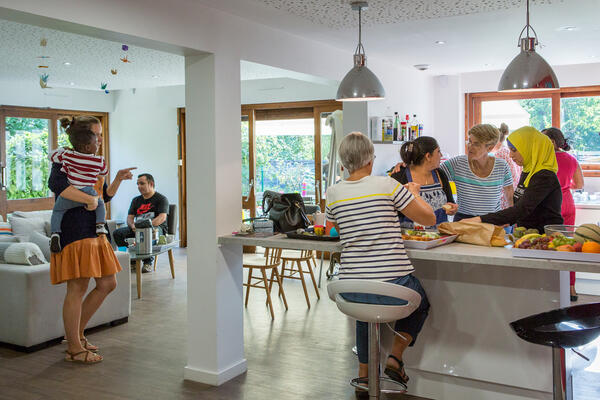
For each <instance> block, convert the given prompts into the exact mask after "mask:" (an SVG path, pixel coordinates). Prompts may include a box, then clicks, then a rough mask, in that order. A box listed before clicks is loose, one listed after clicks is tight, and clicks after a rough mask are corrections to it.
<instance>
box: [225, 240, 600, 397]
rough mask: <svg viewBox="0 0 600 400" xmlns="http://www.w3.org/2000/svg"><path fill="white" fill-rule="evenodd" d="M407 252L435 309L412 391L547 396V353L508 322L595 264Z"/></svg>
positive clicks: (417, 355)
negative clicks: (520, 337)
mask: <svg viewBox="0 0 600 400" xmlns="http://www.w3.org/2000/svg"><path fill="white" fill-rule="evenodd" d="M218 242H219V244H220V245H223V246H241V245H257V246H264V247H282V248H288V249H315V250H322V251H340V250H341V246H340V244H339V243H337V242H316V241H312V240H297V239H296V240H295V239H288V238H285V237H284V236H283V235H275V236H272V237H266V238H251V237H246V238H244V237H236V236H223V237H220V238H219V239H218ZM407 253H408V255H409V257H410V258H411V260H412V262H413V264H414V266H415V269H416V272H415V275H416V276H417V277H418V278H419V279H420V280H421V282H422V284H423V286H424V287H425V290H426V291H427V295H428V297H429V301H430V303H431V305H432V308H431V311H430V315H429V318H428V320H427V322H426V323H425V326H424V328H423V331H422V332H421V335H420V336H419V339H418V341H417V342H416V344H415V346H414V347H413V348H412V349H410V351H407V352H406V356H405V361H406V364H407V367H408V374H409V375H410V377H411V380H410V382H409V393H411V394H415V395H419V396H423V397H427V398H432V399H477V400H479V399H513V400H514V399H550V398H552V395H551V393H552V351H551V349H550V348H549V347H543V346H538V345H534V344H531V343H527V342H525V341H523V340H521V339H519V338H518V337H517V336H516V334H514V332H513V331H512V330H511V328H510V326H509V322H511V321H514V320H516V319H519V318H522V317H525V316H528V315H531V314H536V313H539V312H543V311H548V310H551V309H555V308H559V307H561V305H562V306H567V305H569V303H568V301H569V300H568V297H569V290H568V273H567V272H566V271H578V272H600V265H598V264H597V263H589V262H571V261H553V260H542V259H526V258H515V257H512V255H511V252H510V249H509V248H502V247H501V248H488V247H480V246H473V245H467V244H461V243H452V244H449V245H446V246H441V247H438V248H434V249H430V250H416V249H408V250H407ZM561 271H564V272H561ZM561 289H562V290H561ZM561 293H562V295H561ZM240 306H241V304H240ZM308 318H310V316H308ZM384 331H385V329H384ZM568 366H569V363H568V362H567V368H568Z"/></svg>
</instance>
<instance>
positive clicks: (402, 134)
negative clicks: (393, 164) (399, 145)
mask: <svg viewBox="0 0 600 400" xmlns="http://www.w3.org/2000/svg"><path fill="white" fill-rule="evenodd" d="M407 126H408V125H406V121H402V122H401V123H400V140H401V141H403V142H405V141H407V140H408V131H407V129H406V128H407Z"/></svg>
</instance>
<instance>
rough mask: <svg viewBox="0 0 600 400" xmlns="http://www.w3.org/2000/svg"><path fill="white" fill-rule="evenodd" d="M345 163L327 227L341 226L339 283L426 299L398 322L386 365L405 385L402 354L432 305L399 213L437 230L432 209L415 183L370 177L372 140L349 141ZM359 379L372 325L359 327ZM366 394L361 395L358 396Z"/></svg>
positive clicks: (361, 298)
mask: <svg viewBox="0 0 600 400" xmlns="http://www.w3.org/2000/svg"><path fill="white" fill-rule="evenodd" d="M339 156H340V160H341V163H342V165H343V167H344V168H345V169H347V170H348V172H349V174H350V176H349V178H348V179H346V180H344V181H342V182H340V183H338V184H336V185H333V186H331V187H330V188H328V189H327V206H326V216H327V224H328V228H330V227H331V226H332V225H333V226H335V227H336V229H337V230H338V232H339V234H340V240H341V243H342V245H343V250H342V255H341V268H340V273H339V278H340V279H374V280H379V281H384V282H390V283H394V284H398V285H402V286H406V287H408V288H410V289H413V290H415V291H417V292H418V293H419V294H420V295H421V297H422V300H421V304H420V306H419V308H418V309H417V310H416V311H415V312H413V313H412V314H411V315H410V316H409V317H407V318H405V319H403V320H400V321H397V322H396V325H395V330H396V331H397V332H398V333H399V335H396V336H395V339H394V345H393V348H392V352H391V354H390V357H389V358H388V360H387V367H386V369H385V373H386V374H387V375H388V376H389V377H390V378H392V379H395V380H397V381H399V382H402V383H404V384H405V383H406V382H407V381H408V376H406V373H405V372H404V363H403V362H402V354H403V353H404V350H405V349H406V347H408V346H409V345H412V344H414V341H415V339H416V337H417V335H418V333H419V331H420V330H421V328H422V327H423V324H424V322H425V319H426V318H427V313H428V311H429V302H428V300H427V295H426V294H425V291H424V290H423V288H422V286H421V284H420V283H419V281H418V280H417V278H415V277H414V276H413V275H412V272H413V271H414V268H413V266H412V264H411V262H410V260H409V259H408V256H407V255H406V251H405V250H404V243H403V241H402V235H401V231H400V221H399V219H398V214H397V213H398V212H400V211H401V212H402V213H403V214H404V215H406V216H407V217H408V218H410V219H411V220H413V221H415V222H418V223H420V224H422V225H426V226H429V225H434V224H435V220H436V218H435V214H434V213H433V210H432V209H431V206H429V204H427V203H426V202H425V201H424V200H423V199H422V198H421V197H420V196H419V186H420V185H418V184H416V183H414V182H410V183H408V184H407V185H406V186H407V187H404V186H403V185H402V184H400V183H398V182H397V181H395V180H394V179H392V178H390V177H387V176H385V177H384V176H371V171H372V169H373V160H374V158H375V156H374V148H373V144H372V143H371V141H370V140H369V139H368V138H367V137H366V136H364V135H363V134H361V133H359V132H353V133H351V134H349V135H348V136H346V137H345V138H344V140H342V142H341V143H340V147H339ZM343 297H344V298H345V299H346V300H348V301H353V302H361V303H369V304H388V305H392V304H393V305H401V304H406V302H404V301H402V300H400V299H396V298H392V297H385V296H383V297H382V296H375V295H368V294H357V293H346V294H343ZM356 345H357V348H358V359H359V370H358V372H359V377H361V378H364V379H366V377H367V375H368V358H369V357H368V325H367V323H365V322H361V321H357V323H356ZM366 393H367V392H366V391H364V390H361V389H358V388H357V390H356V394H357V395H358V396H364V395H365V394H366Z"/></svg>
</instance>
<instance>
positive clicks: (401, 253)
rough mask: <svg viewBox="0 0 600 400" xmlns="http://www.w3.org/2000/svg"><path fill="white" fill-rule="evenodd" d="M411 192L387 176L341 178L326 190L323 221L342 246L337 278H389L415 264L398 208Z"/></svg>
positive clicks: (393, 277) (403, 273)
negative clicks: (335, 232) (331, 224)
mask: <svg viewBox="0 0 600 400" xmlns="http://www.w3.org/2000/svg"><path fill="white" fill-rule="evenodd" d="M413 199H414V197H413V195H412V194H411V193H410V192H409V191H408V190H407V189H405V188H404V186H402V184H401V183H398V182H397V181H396V180H394V179H392V178H390V177H387V176H367V177H364V178H362V179H360V180H358V181H342V182H340V183H338V184H336V185H333V186H331V187H330V188H328V189H327V207H326V210H325V213H326V216H327V220H328V221H331V222H334V223H337V225H338V227H339V234H340V240H341V243H342V246H343V250H342V256H341V267H340V274H339V277H340V279H375V280H379V281H389V280H391V279H395V278H398V277H400V276H404V275H408V274H410V273H411V272H412V271H413V270H414V268H413V266H412V264H411V263H410V260H409V259H408V256H407V255H406V251H405V250H404V242H403V241H402V235H401V231H400V220H399V219H398V211H401V210H402V209H404V207H406V206H407V205H408V204H409V203H410V202H411V201H412V200H413Z"/></svg>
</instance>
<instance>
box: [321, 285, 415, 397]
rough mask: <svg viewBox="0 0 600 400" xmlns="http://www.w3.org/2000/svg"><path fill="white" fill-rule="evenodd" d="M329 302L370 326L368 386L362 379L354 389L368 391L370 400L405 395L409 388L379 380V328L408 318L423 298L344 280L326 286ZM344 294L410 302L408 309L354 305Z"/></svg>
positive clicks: (354, 381)
mask: <svg viewBox="0 0 600 400" xmlns="http://www.w3.org/2000/svg"><path fill="white" fill-rule="evenodd" d="M327 293H328V294H329V298H330V299H331V300H333V301H335V303H336V304H337V307H338V309H339V310H340V311H341V312H343V313H344V314H346V315H348V316H350V317H352V318H355V319H357V320H358V321H364V322H367V323H368V324H369V383H368V387H367V386H364V384H363V383H362V381H361V380H360V378H355V379H352V381H350V384H351V385H352V386H354V387H357V388H361V389H364V390H368V391H369V398H370V399H379V397H380V395H381V393H404V392H406V385H403V384H401V383H399V382H396V381H394V380H392V379H389V378H386V377H380V373H379V363H380V361H379V359H380V354H379V353H380V339H381V338H380V324H382V323H387V322H392V321H397V320H399V319H403V318H406V317H408V316H409V315H410V314H412V312H413V311H415V310H416V309H417V308H418V307H419V305H420V304H421V295H420V294H419V293H417V292H416V291H414V290H412V289H409V288H406V287H404V286H400V285H395V284H393V283H387V282H380V281H373V280H366V279H345V280H338V281H335V282H331V283H330V284H329V285H327ZM342 293H366V294H375V295H381V296H389V297H394V298H397V299H400V300H404V301H406V302H407V304H405V305H394V306H390V305H380V304H365V303H354V302H350V301H347V300H345V299H344V298H343V297H342V296H341V294H342ZM381 382H391V383H393V384H396V385H398V386H400V387H401V389H399V390H398V389H381V387H380V386H381V385H380V383H381Z"/></svg>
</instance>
